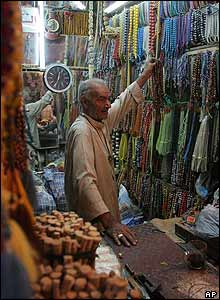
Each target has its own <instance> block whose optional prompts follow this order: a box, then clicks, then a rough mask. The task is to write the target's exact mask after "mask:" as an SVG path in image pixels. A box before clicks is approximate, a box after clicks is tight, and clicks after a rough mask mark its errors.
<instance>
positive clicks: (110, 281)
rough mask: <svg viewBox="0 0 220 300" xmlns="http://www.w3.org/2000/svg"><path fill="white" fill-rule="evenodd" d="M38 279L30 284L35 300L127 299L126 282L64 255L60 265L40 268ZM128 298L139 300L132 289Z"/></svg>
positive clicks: (44, 264) (48, 265)
mask: <svg viewBox="0 0 220 300" xmlns="http://www.w3.org/2000/svg"><path fill="white" fill-rule="evenodd" d="M39 268H40V278H39V280H38V282H37V283H34V284H32V288H33V291H34V299H127V298H128V289H127V288H128V282H127V281H126V280H124V279H122V278H120V277H118V276H117V275H115V273H114V272H111V273H110V274H109V275H107V274H105V273H100V274H98V273H96V271H95V270H94V269H93V268H91V267H90V266H89V265H86V264H81V263H80V262H74V261H73V257H72V256H71V255H64V262H63V264H62V265H61V264H59V262H58V261H57V260H55V261H54V262H53V265H50V264H49V263H48V262H47V261H45V263H42V264H41V265H40V266H39ZM130 296H131V297H132V298H135V299H140V293H139V292H138V291H137V290H135V289H133V290H131V291H130Z"/></svg>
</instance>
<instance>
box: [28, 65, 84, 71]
mask: <svg viewBox="0 0 220 300" xmlns="http://www.w3.org/2000/svg"><path fill="white" fill-rule="evenodd" d="M67 67H68V68H69V69H70V70H81V71H88V70H89V68H88V67H80V66H79V67H78V66H67ZM45 70H46V68H40V67H37V66H32V65H22V71H39V72H44V71H45Z"/></svg>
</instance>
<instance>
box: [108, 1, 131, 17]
mask: <svg viewBox="0 0 220 300" xmlns="http://www.w3.org/2000/svg"><path fill="white" fill-rule="evenodd" d="M127 2H128V1H115V2H114V3H112V4H111V5H109V6H108V7H107V8H106V9H105V10H104V12H105V13H106V14H109V13H110V12H112V11H114V10H116V9H117V8H119V7H121V6H123V5H124V4H125V3H127Z"/></svg>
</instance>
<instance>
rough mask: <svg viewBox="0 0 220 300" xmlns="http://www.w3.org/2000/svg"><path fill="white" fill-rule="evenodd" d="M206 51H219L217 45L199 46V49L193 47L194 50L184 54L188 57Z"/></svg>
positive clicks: (191, 49)
mask: <svg viewBox="0 0 220 300" xmlns="http://www.w3.org/2000/svg"><path fill="white" fill-rule="evenodd" d="M207 50H210V51H211V50H212V51H214V50H219V45H212V46H210V45H204V46H199V47H195V48H190V49H188V50H186V53H187V54H188V55H193V54H197V53H201V52H205V51H207Z"/></svg>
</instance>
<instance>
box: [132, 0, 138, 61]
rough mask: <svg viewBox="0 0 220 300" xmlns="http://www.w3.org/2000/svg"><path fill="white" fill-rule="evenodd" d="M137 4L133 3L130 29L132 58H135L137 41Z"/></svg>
mask: <svg viewBox="0 0 220 300" xmlns="http://www.w3.org/2000/svg"><path fill="white" fill-rule="evenodd" d="M138 10H139V8H138V5H134V13H133V30H132V47H133V55H134V58H135V59H136V58H137V42H138Z"/></svg>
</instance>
